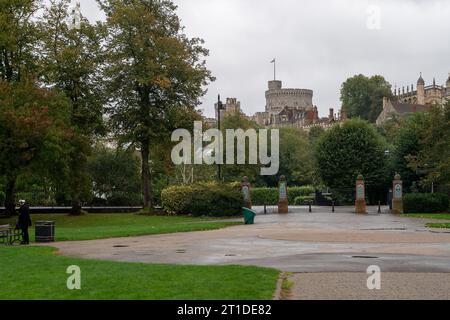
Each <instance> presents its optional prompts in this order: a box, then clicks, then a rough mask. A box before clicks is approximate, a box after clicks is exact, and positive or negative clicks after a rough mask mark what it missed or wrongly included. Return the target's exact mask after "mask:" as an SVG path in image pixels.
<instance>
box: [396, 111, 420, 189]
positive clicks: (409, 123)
mask: <svg viewBox="0 0 450 320" xmlns="http://www.w3.org/2000/svg"><path fill="white" fill-rule="evenodd" d="M426 118H427V114H426V113H415V114H412V115H410V116H408V117H407V118H406V119H405V120H404V121H403V124H402V126H401V127H400V129H399V131H398V134H397V138H396V139H395V140H394V142H395V150H394V152H393V166H394V168H395V170H396V172H398V173H399V174H400V175H401V176H402V179H403V183H404V186H405V188H406V190H409V189H410V188H411V186H412V185H413V184H414V183H415V182H418V181H419V180H420V176H419V175H418V174H417V170H414V169H412V168H411V166H410V161H411V159H416V158H417V156H418V154H419V152H420V149H421V146H420V141H421V140H422V132H423V129H424V127H425V126H426V125H427V120H426Z"/></svg>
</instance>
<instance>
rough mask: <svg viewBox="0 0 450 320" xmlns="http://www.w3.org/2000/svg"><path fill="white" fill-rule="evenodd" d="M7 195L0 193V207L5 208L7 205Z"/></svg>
mask: <svg viewBox="0 0 450 320" xmlns="http://www.w3.org/2000/svg"><path fill="white" fill-rule="evenodd" d="M5 198H6V195H5V193H4V192H3V191H0V206H3V205H4V203H5Z"/></svg>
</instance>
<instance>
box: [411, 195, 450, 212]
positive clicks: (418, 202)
mask: <svg viewBox="0 0 450 320" xmlns="http://www.w3.org/2000/svg"><path fill="white" fill-rule="evenodd" d="M403 208H404V212H405V213H442V212H447V210H448V208H449V197H448V196H447V195H445V194H440V193H433V194H431V193H410V194H405V196H404V197H403Z"/></svg>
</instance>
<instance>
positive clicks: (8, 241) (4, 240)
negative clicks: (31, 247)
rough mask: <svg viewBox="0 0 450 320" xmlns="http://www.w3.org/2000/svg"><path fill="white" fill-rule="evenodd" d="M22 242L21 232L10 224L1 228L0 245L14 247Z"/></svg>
mask: <svg viewBox="0 0 450 320" xmlns="http://www.w3.org/2000/svg"><path fill="white" fill-rule="evenodd" d="M20 241H22V233H21V232H20V230H18V229H16V228H13V227H11V226H10V225H9V224H7V225H1V226H0V244H3V245H12V244H14V242H20Z"/></svg>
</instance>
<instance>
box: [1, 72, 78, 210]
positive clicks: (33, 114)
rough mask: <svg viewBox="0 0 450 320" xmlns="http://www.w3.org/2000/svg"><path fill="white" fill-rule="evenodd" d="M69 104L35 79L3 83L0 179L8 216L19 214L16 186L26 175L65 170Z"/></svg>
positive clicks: (69, 134)
mask: <svg viewBox="0 0 450 320" xmlns="http://www.w3.org/2000/svg"><path fill="white" fill-rule="evenodd" d="M68 113H69V104H68V102H67V100H66V99H65V98H64V97H63V96H61V95H58V94H54V93H52V92H50V91H48V90H45V89H41V88H38V87H37V86H36V84H35V82H34V81H33V80H24V79H22V80H21V81H20V82H15V83H9V82H7V81H0V176H3V177H4V179H5V180H6V188H5V195H6V199H5V207H6V215H7V216H10V215H12V214H14V213H15V187H16V182H17V179H18V177H19V176H20V175H21V174H24V172H27V170H29V171H33V169H37V170H38V171H40V172H48V173H49V174H51V172H52V171H54V170H55V167H57V168H64V164H65V160H64V159H66V154H65V143H66V141H68V140H69V139H70V138H71V137H72V134H73V132H72V131H71V130H69V128H68V127H67V122H68V121H67V120H68V119H67V115H68Z"/></svg>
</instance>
